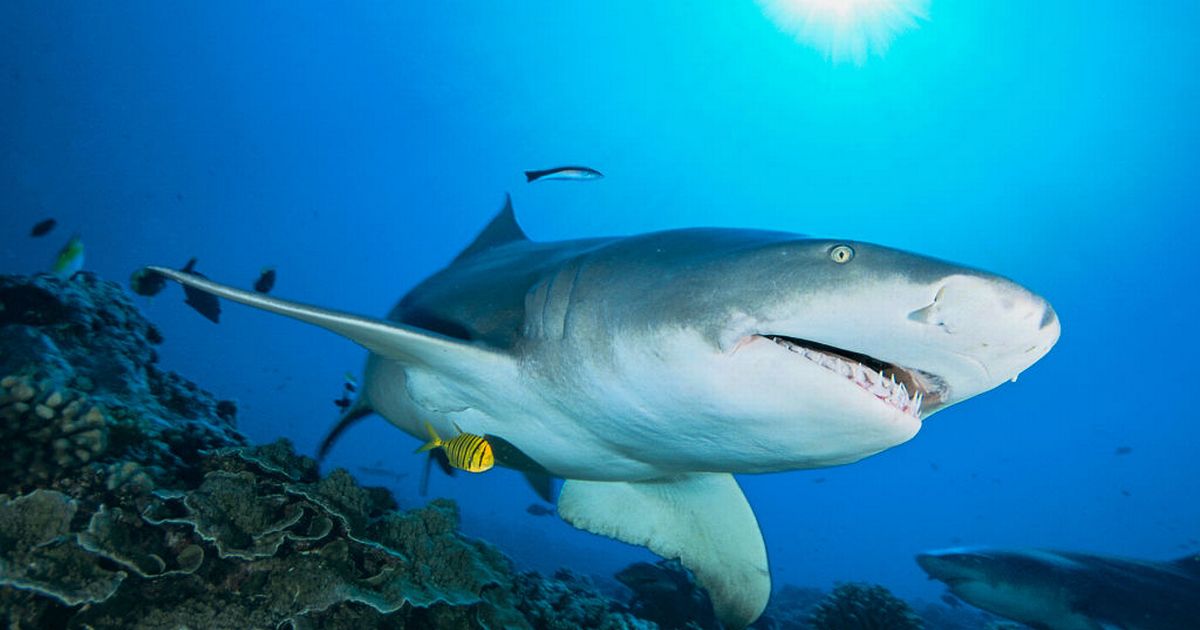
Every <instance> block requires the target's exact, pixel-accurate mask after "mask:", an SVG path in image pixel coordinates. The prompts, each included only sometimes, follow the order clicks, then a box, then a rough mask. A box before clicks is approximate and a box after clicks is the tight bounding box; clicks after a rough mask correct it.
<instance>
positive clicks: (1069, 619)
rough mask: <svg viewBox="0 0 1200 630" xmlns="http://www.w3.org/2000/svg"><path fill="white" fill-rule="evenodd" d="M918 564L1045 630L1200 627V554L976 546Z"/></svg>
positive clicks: (963, 594)
mask: <svg viewBox="0 0 1200 630" xmlns="http://www.w3.org/2000/svg"><path fill="white" fill-rule="evenodd" d="M917 563H918V564H920V565H921V567H922V568H923V569H925V572H926V573H928V574H929V576H930V578H931V579H937V580H941V581H942V582H945V583H946V584H947V586H949V587H950V591H951V592H953V593H954V594H955V595H957V596H958V597H960V598H962V599H963V600H965V601H967V602H968V603H970V604H972V605H974V606H977V607H979V608H982V609H984V610H986V611H988V612H992V613H995V614H997V615H1000V616H1003V617H1007V618H1009V619H1012V620H1014V621H1019V622H1021V623H1025V624H1028V625H1030V626H1032V627H1034V628H1037V629H1038V630H1105V629H1116V628H1120V629H1122V630H1177V629H1179V628H1197V627H1200V555H1195V554H1193V555H1188V556H1185V557H1182V558H1179V559H1177V560H1175V561H1172V562H1150V561H1146V560H1133V559H1127V558H1113V557H1107V556H1100V555H1093V554H1088V553H1079V552H1071V551H1056V550H1049V549H994V548H984V547H977V548H955V549H945V550H941V551H931V552H928V553H923V554H920V555H918V556H917Z"/></svg>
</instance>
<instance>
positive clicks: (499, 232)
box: [454, 195, 529, 262]
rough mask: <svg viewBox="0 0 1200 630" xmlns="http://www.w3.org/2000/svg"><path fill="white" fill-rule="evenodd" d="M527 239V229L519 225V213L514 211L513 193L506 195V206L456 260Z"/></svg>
mask: <svg viewBox="0 0 1200 630" xmlns="http://www.w3.org/2000/svg"><path fill="white" fill-rule="evenodd" d="M527 240H529V237H528V236H526V235H525V230H522V229H521V226H519V225H517V215H516V213H514V212H513V206H512V195H505V196H504V207H503V208H501V209H500V212H498V213H497V214H496V216H495V217H493V218H492V221H491V222H490V223H488V224H487V227H485V228H483V231H482V232H480V233H479V236H476V237H475V240H474V241H472V242H471V244H470V245H467V248H466V249H464V250H462V251H461V252H459V254H458V256H457V257H455V259H454V261H455V262H458V261H460V260H462V259H464V258H468V257H470V256H474V255H475V254H478V253H481V252H485V251H487V250H489V249H491V248H493V247H496V246H499V245H505V244H507V243H512V242H514V241H527Z"/></svg>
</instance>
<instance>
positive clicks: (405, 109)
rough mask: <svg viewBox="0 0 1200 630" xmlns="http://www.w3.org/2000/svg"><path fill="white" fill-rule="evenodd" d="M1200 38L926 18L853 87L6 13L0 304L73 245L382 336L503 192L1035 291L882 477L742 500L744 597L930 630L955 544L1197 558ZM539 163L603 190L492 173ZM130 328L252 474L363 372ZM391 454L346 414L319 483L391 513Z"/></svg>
mask: <svg viewBox="0 0 1200 630" xmlns="http://www.w3.org/2000/svg"><path fill="white" fill-rule="evenodd" d="M1198 24H1200V4H1198V3H1196V2H1191V1H1163V2H1156V3H1144V4H1141V3H1127V2H1116V1H1107V2H1082V1H1064V2H1056V3H1042V2H1032V1H1025V0H1018V1H1012V2H1003V3H962V2H959V3H954V2H939V1H935V2H933V3H932V5H931V6H930V9H929V14H928V19H926V20H922V21H921V22H920V24H919V25H918V27H917V28H915V29H913V30H910V31H909V32H906V33H903V34H901V35H900V36H899V37H897V38H896V40H895V41H894V42H893V43H892V45H891V47H890V48H889V49H888V50H887V51H886V54H884V55H879V54H872V55H868V56H867V58H865V59H864V60H862V61H861V63H856V62H854V61H853V60H837V59H830V58H829V57H828V56H827V55H825V54H822V51H820V50H814V49H813V48H812V47H811V46H806V45H804V43H802V42H798V41H797V40H796V39H795V38H794V37H792V35H791V34H789V33H787V32H784V31H783V30H781V29H780V28H779V27H778V26H777V25H776V24H775V23H773V22H772V21H771V20H770V19H769V18H768V17H767V16H766V15H765V14H764V12H763V10H762V8H761V7H760V6H759V5H758V4H756V3H755V2H752V1H750V0H743V1H738V2H722V3H715V2H713V3H698V2H667V3H644V2H632V1H613V2H605V3H573V2H565V3H564V2H524V3H520V4H519V5H518V4H516V3H492V2H452V3H382V2H373V3H353V4H349V5H346V6H332V5H329V4H326V3H283V2H270V3H239V2H206V3H160V2H121V3H101V4H81V3H74V2H57V1H38V2H32V1H29V2H26V1H9V2H4V3H2V4H0V212H2V213H3V217H4V222H3V225H4V230H5V233H6V236H5V237H4V238H3V239H0V273H33V272H36V271H43V270H46V269H48V268H49V266H50V263H51V262H52V260H53V259H54V256H55V253H56V252H57V250H58V248H59V247H60V246H61V244H62V243H63V242H65V240H66V239H67V237H68V236H70V235H71V234H74V233H79V234H80V235H81V237H82V239H83V241H84V242H85V244H86V247H87V261H86V265H85V268H86V269H88V270H90V271H93V272H95V273H97V274H99V275H100V276H101V277H104V278H108V279H114V280H120V281H124V279H125V278H127V277H128V276H129V274H130V273H131V272H132V271H133V270H135V269H137V268H138V267H140V266H142V265H145V264H160V265H165V266H171V267H179V266H182V265H183V264H184V263H185V262H186V261H187V260H188V259H189V258H191V257H197V258H198V259H199V269H201V270H203V272H204V273H205V274H206V275H208V276H209V277H211V278H214V279H217V280H219V281H222V282H228V283H230V284H238V285H242V286H248V285H249V284H251V283H252V282H253V280H254V279H255V278H256V277H257V275H258V273H259V270H260V269H261V268H263V267H265V266H273V267H275V268H276V269H277V270H278V278H279V279H278V283H277V285H276V288H275V290H274V294H276V295H278V296H280V297H286V298H290V299H297V300H300V301H304V302H309V303H314V304H320V305H325V306H329V307H334V308H338V309H341V310H346V311H350V312H355V313H361V314H369V315H383V314H384V313H386V312H387V311H388V310H389V309H390V308H391V307H392V306H393V304H394V303H395V302H396V301H397V300H398V299H399V297H400V296H401V295H402V294H403V293H404V292H405V291H407V290H408V289H409V288H411V287H412V286H414V285H415V284H416V283H417V282H419V281H420V280H421V279H423V278H424V277H426V276H427V275H429V274H430V273H432V272H434V271H436V270H437V269H439V268H440V267H441V266H443V265H445V264H446V263H447V262H449V260H450V259H451V258H452V257H453V256H454V255H455V254H456V253H457V252H458V251H459V250H460V249H461V248H462V247H464V246H465V245H466V244H467V243H468V242H469V241H470V240H471V239H472V238H473V237H474V235H475V234H476V233H477V232H478V231H479V230H480V229H481V228H482V227H483V225H484V224H485V223H486V222H487V221H488V219H490V218H491V216H492V215H493V214H494V213H495V212H496V211H497V210H498V209H499V207H500V205H501V203H502V200H503V195H504V193H505V192H511V193H512V195H513V202H514V206H515V208H516V213H517V217H518V220H519V221H520V222H521V224H522V226H523V227H524V228H525V230H526V231H527V232H528V233H529V234H530V236H531V237H532V238H534V239H535V240H557V239H567V238H578V237H587V236H597V235H622V234H632V233H637V232H644V231H650V230H660V229H669V228H677V227H688V226H698V225H713V226H725V227H747V228H766V229H777V230H785V231H795V232H802V233H807V234H813V235H817V236H829V237H842V238H848V239H855V240H863V241H871V242H875V243H880V244H884V245H888V246H892V247H897V248H902V249H906V250H911V251H915V252H919V253H923V254H929V255H933V256H937V257H941V258H946V259H949V260H953V261H955V262H959V263H963V264H967V265H970V266H974V267H979V268H982V269H985V270H988V271H992V272H995V273H999V274H1002V275H1005V276H1008V277H1010V278H1012V279H1014V280H1016V281H1017V282H1019V283H1021V284H1023V285H1025V286H1027V287H1029V288H1030V289H1031V290H1033V291H1035V292H1037V293H1039V294H1041V295H1043V296H1045V297H1046V298H1047V299H1048V300H1049V301H1050V302H1051V303H1052V304H1053V306H1054V308H1055V310H1056V311H1057V313H1058V315H1059V317H1060V319H1061V321H1062V325H1063V333H1062V338H1061V340H1060V341H1059V343H1058V345H1057V346H1056V347H1055V348H1054V349H1053V350H1052V351H1051V353H1050V354H1049V355H1048V356H1047V357H1046V358H1044V359H1043V360H1041V361H1040V362H1038V363H1037V364H1036V365H1034V366H1033V367H1032V368H1031V369H1029V370H1028V371H1026V372H1025V373H1024V374H1023V375H1022V376H1021V378H1020V380H1019V381H1018V382H1017V383H1015V384H1006V385H1004V386H1003V387H1000V388H999V389H997V390H996V391H993V392H990V393H988V394H986V395H983V396H980V397H978V398H976V399H973V400H970V401H967V402H966V403H964V404H962V405H958V406H955V407H954V408H952V409H950V410H947V411H945V412H943V413H939V414H938V415H937V416H935V417H934V418H932V419H931V420H930V421H929V422H927V423H926V426H925V427H924V428H923V430H922V431H921V432H920V433H919V434H918V435H917V436H916V438H914V439H913V440H912V441H911V442H909V443H907V444H904V445H901V446H899V447H896V448H893V449H891V450H889V451H886V452H884V453H882V454H880V455H878V456H875V457H872V458H869V459H867V460H865V461H863V462H860V463H856V464H853V465H849V466H844V467H839V468H832V469H820V470H812V471H802V472H792V473H787V474H773V475H763V476H741V477H739V481H740V483H741V484H742V486H743V488H744V489H745V491H746V494H747V496H748V498H749V501H750V504H751V505H752V506H753V507H754V510H755V512H756V514H757V515H758V519H759V522H760V523H761V526H762V529H763V535H764V538H765V540H766V544H767V547H768V552H769V557H770V563H771V571H772V574H773V577H774V582H775V585H776V587H779V586H782V585H783V584H789V583H790V584H798V585H807V586H820V587H828V586H830V585H831V584H832V583H833V582H835V581H844V580H860V581H869V582H876V583H879V584H883V585H885V586H887V587H888V588H889V589H891V590H892V591H894V592H895V593H897V594H898V595H901V596H903V597H906V598H926V599H936V598H937V597H938V595H939V593H940V592H941V591H942V589H943V587H942V586H941V585H940V584H939V583H936V582H931V581H929V580H927V579H926V577H925V575H924V573H923V572H922V571H921V570H920V568H919V567H918V566H917V565H916V564H915V563H914V562H913V556H914V555H915V554H916V553H917V552H919V551H922V550H926V549H930V548H939V547H946V546H954V545H959V544H989V545H999V546H1018V547H1022V546H1038V547H1057V548H1066V549H1074V550H1082V551H1092V552H1097V553H1104V554H1112V555H1123V556H1135V557H1144V558H1153V559H1162V560H1165V559H1169V558H1174V557H1177V556H1181V555H1183V554H1185V553H1188V552H1196V551H1198V550H1200V501H1197V500H1196V499H1197V497H1198V496H1200V461H1198V460H1197V458H1196V455H1195V450H1196V449H1195V446H1196V444H1197V443H1198V442H1200V428H1197V419H1198V418H1197V413H1196V405H1195V399H1196V391H1197V385H1196V382H1195V378H1196V377H1195V375H1194V374H1193V372H1194V370H1193V369H1192V365H1191V361H1192V359H1193V358H1194V357H1195V356H1196V355H1197V353H1198V352H1200V335H1197V334H1196V324H1195V321H1196V316H1195V312H1196V309H1197V307H1198V306H1200V298H1198V297H1197V291H1196V283H1197V270H1200V265H1198V264H1197V260H1196V251H1197V249H1196V244H1197V239H1198V237H1197V233H1198V228H1200V221H1198V219H1197V210H1198V204H1197V201H1196V200H1197V198H1198V195H1197V193H1198V192H1200V176H1198V168H1197V167H1198V162H1200V159H1198V156H1200V153H1198V150H1200V116H1198V115H1197V112H1198V111H1200V72H1197V67H1198V62H1200V40H1198V39H1197V38H1196V37H1195V33H1196V30H1197V25H1198ZM570 163H575V164H586V165H588V166H592V167H595V168H598V169H599V170H601V171H603V172H604V173H605V175H606V178H605V179H603V180H600V181H595V182H539V183H535V184H526V183H525V181H524V177H523V175H522V171H524V170H526V169H531V168H544V167H550V166H555V165H559V164H570ZM47 217H53V218H55V219H56V220H57V221H58V228H57V229H56V230H55V231H54V232H53V233H51V234H50V235H48V236H46V237H44V238H40V239H31V238H28V231H29V228H30V226H32V225H33V224H34V223H35V222H37V221H39V220H41V219H43V218H47ZM138 301H139V304H140V306H141V308H142V310H143V312H144V313H145V314H146V315H147V317H148V318H149V319H150V320H152V321H153V322H155V323H156V324H157V325H158V327H159V328H160V329H161V330H162V331H163V332H164V335H165V336H166V341H165V343H164V344H163V345H162V346H161V347H160V348H159V349H158V351H159V353H160V355H161V359H162V364H163V366H164V367H165V368H167V369H174V370H178V371H180V372H184V373H186V374H188V375H189V376H191V377H192V378H195V379H197V381H199V382H200V383H201V384H202V386H204V387H205V388H206V389H209V390H210V391H212V392H214V394H215V395H217V396H218V397H221V398H233V399H236V400H237V401H238V403H239V406H240V412H239V428H240V429H241V430H242V431H243V432H244V433H246V434H247V435H248V436H249V437H250V438H251V440H252V441H255V442H269V441H272V440H274V439H276V438H278V437H287V438H290V439H291V440H293V441H294V442H295V444H296V445H297V447H298V449H299V450H300V451H301V452H305V453H308V454H312V453H313V452H314V451H315V449H316V446H317V444H318V443H319V441H320V439H321V438H322V437H323V436H324V434H325V432H326V431H327V430H328V428H329V427H330V426H331V425H332V423H333V422H334V420H335V418H336V414H337V409H336V407H335V406H334V405H333V403H332V400H333V399H334V398H336V397H337V396H338V395H339V394H340V392H341V387H342V380H343V374H344V373H345V372H347V371H352V372H356V373H357V372H358V371H359V370H360V368H361V366H362V363H363V360H364V358H365V351H363V350H362V349H360V348H359V347H357V346H355V345H353V344H352V343H350V342H348V341H345V340H344V339H341V338H338V337H336V336H334V335H331V334H328V333H325V332H323V331H320V330H317V329H315V328H312V327H308V326H305V325H302V324H298V323H295V322H292V321H287V320H284V319H282V318H278V317H275V316H271V315H267V314H264V313H261V312H258V311H254V310H252V309H249V308H244V307H239V306H236V305H227V307H226V308H225V312H224V313H223V315H222V320H221V323H220V324H219V325H213V324H212V323H210V322H209V321H207V320H205V319H203V318H202V317H200V316H199V315H197V314H196V313H195V312H194V311H192V310H191V309H189V308H187V307H186V306H184V305H183V304H182V296H181V293H180V291H179V290H178V289H177V288H175V287H168V289H167V290H166V291H165V292H164V293H163V294H161V295H159V296H157V297H155V298H153V299H145V298H138ZM418 445H419V443H418V442H417V441H416V440H415V439H413V438H411V437H409V436H407V435H405V434H403V433H401V432H400V431H398V430H396V429H393V428H391V427H390V426H389V425H387V424H386V423H385V422H384V421H383V420H382V419H379V418H377V417H376V418H373V419H370V420H368V421H366V422H364V423H362V424H360V425H358V426H356V427H355V428H353V429H352V430H351V431H349V432H348V433H347V434H346V435H345V437H344V438H343V439H342V440H341V441H340V442H339V443H338V444H337V446H336V447H335V449H334V450H333V452H332V455H331V457H330V458H329V459H328V460H327V461H326V463H325V467H326V468H332V467H335V466H343V467H346V468H347V469H349V470H350V471H351V472H353V473H355V475H356V476H358V477H359V478H360V479H361V480H362V481H364V482H365V483H374V484H378V485H386V486H388V487H390V488H391V489H392V490H393V491H394V493H395V494H396V496H397V499H398V501H399V502H400V504H401V506H404V507H411V506H414V505H419V504H423V503H424V502H425V500H426V499H424V498H422V497H420V496H419V495H418V493H417V485H418V482H419V478H420V475H421V471H422V469H423V467H424V458H423V456H416V455H413V454H412V451H413V450H414V449H415V448H416V447H417V446H418ZM364 467H365V468H370V469H382V470H386V471H390V472H391V473H392V474H390V475H384V474H381V473H378V472H367V471H363V470H362V468H364ZM372 475H374V476H372ZM430 496H431V497H432V496H447V497H452V498H454V499H456V500H457V501H458V503H459V505H460V507H461V511H462V518H463V529H464V531H465V532H467V533H468V534H471V535H474V536H479V537H481V538H485V539H487V540H489V541H492V542H494V543H496V544H498V545H499V546H500V547H501V548H502V549H503V550H504V551H505V552H506V553H508V554H509V555H510V556H512V557H513V558H514V559H515V560H516V561H517V562H518V564H519V565H521V566H523V567H528V568H534V569H538V570H542V571H553V570H554V569H555V568H557V567H560V566H568V567H571V568H573V569H575V570H577V571H580V572H583V573H594V574H597V575H609V574H612V573H613V572H614V571H616V570H618V569H620V568H622V567H624V566H625V565H627V564H629V563H630V562H632V561H635V560H641V559H650V558H652V556H651V555H650V554H649V553H648V552H646V551H644V550H642V549H640V548H635V547H631V546H627V545H623V544H621V543H617V542H614V541H611V540H608V539H605V538H601V537H598V536H594V535H591V534H587V533H584V532H581V531H577V530H575V529H573V528H571V527H570V526H568V525H566V524H565V523H563V522H562V521H560V520H558V519H557V518H556V517H544V518H543V517H537V516H533V515H531V514H529V513H527V512H526V506H528V505H529V504H530V503H533V502H536V501H537V498H536V496H535V495H534V494H533V493H532V492H531V491H530V490H529V489H528V488H527V486H526V485H525V483H524V481H523V480H522V479H521V478H520V476H519V475H517V474H515V473H512V472H510V471H507V470H499V469H498V470H495V471H493V472H490V473H489V474H484V475H464V474H460V475H458V476H457V477H456V478H453V479H451V478H448V477H445V476H443V475H441V474H440V473H436V472H435V475H434V477H433V479H432V482H431V489H430Z"/></svg>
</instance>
